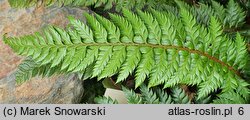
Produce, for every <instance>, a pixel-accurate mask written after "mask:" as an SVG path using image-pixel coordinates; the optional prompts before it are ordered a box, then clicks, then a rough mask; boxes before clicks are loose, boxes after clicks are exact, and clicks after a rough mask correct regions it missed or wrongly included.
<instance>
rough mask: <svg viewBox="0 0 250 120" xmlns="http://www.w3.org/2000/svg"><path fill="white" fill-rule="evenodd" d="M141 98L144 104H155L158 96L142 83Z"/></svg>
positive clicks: (157, 101)
mask: <svg viewBox="0 0 250 120" xmlns="http://www.w3.org/2000/svg"><path fill="white" fill-rule="evenodd" d="M140 90H141V95H142V100H143V102H144V103H146V104H157V103H159V98H158V97H157V95H156V94H155V93H154V92H153V91H152V90H151V89H149V88H147V86H146V85H142V86H141V87H140Z"/></svg>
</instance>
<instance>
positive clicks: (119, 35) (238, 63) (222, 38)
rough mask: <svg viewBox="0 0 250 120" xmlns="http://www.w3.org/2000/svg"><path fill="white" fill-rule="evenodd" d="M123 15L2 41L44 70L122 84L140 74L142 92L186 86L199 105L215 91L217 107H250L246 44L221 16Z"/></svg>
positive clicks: (184, 12) (184, 13) (90, 19)
mask: <svg viewBox="0 0 250 120" xmlns="http://www.w3.org/2000/svg"><path fill="white" fill-rule="evenodd" d="M122 13H123V16H119V15H116V14H110V20H108V19H106V18H104V17H101V16H99V15H97V14H96V15H94V16H93V15H90V14H86V13H85V14H84V15H85V17H86V19H87V23H83V22H81V21H79V20H76V19H74V18H72V17H70V18H69V21H70V25H71V26H70V27H69V28H68V29H66V30H63V29H61V28H58V27H48V28H47V29H45V30H44V32H42V33H36V34H34V35H28V36H24V37H20V38H13V37H9V38H6V37H5V38H4V42H5V43H6V44H8V45H9V46H10V47H11V48H12V49H13V50H14V51H15V52H17V53H18V54H20V55H25V56H31V57H32V59H33V60H34V61H35V62H36V63H37V64H38V65H39V66H47V67H49V68H51V69H56V70H57V71H63V72H81V73H84V74H85V78H89V77H91V78H93V77H97V78H98V79H99V80H101V79H103V78H105V77H110V76H113V75H118V78H117V81H116V82H117V83H118V82H122V81H124V80H126V78H127V77H128V76H129V75H134V76H135V87H136V88H137V87H139V86H140V85H142V84H143V83H148V87H153V86H158V85H163V86H164V88H169V87H174V86H176V85H178V84H186V85H188V86H198V92H197V96H198V97H197V99H202V98H205V97H207V96H208V95H210V94H211V93H215V92H216V93H217V96H218V97H217V99H215V100H214V102H215V103H220V101H228V103H247V102H248V100H249V93H250V90H249V84H248V83H247V82H246V81H244V79H243V78H241V77H240V70H241V69H243V68H244V66H245V65H246V62H247V60H248V53H247V49H246V44H245V42H244V40H243V38H242V37H241V36H240V35H239V34H237V36H236V38H235V39H231V38H229V37H228V36H227V35H225V34H223V30H222V26H221V24H220V23H219V22H218V19H217V18H216V17H213V16H211V19H210V23H209V27H204V26H203V25H202V24H199V23H198V22H197V21H196V19H195V17H194V16H193V15H192V14H191V12H190V11H189V10H187V9H183V8H181V9H180V10H179V14H178V15H177V16H176V15H175V14H174V13H172V12H159V11H156V10H153V9H151V10H150V12H143V11H140V10H138V11H137V12H136V13H133V12H131V11H129V10H127V9H123V11H122ZM218 91H219V92H218ZM231 95H233V96H235V97H232V96H231Z"/></svg>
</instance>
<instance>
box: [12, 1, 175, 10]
mask: <svg viewBox="0 0 250 120" xmlns="http://www.w3.org/2000/svg"><path fill="white" fill-rule="evenodd" d="M8 1H9V4H10V5H11V7H15V8H26V7H31V6H40V5H42V6H51V5H57V6H86V7H87V6H94V7H95V8H97V7H101V6H103V7H104V10H108V9H111V8H113V6H115V9H116V11H121V10H122V8H127V9H143V8H158V9H159V10H164V9H165V6H166V5H168V4H173V3H174V1H173V0H167V1H166V0H8Z"/></svg>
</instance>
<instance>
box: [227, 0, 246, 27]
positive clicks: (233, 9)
mask: <svg viewBox="0 0 250 120" xmlns="http://www.w3.org/2000/svg"><path fill="white" fill-rule="evenodd" d="M226 13H227V14H226V17H225V19H224V23H226V24H228V26H229V27H232V26H235V27H238V26H242V25H243V24H244V19H245V17H246V13H245V12H244V11H243V9H242V8H241V7H240V5H239V4H238V3H237V2H235V1H234V0H229V2H228V5H227V10H226Z"/></svg>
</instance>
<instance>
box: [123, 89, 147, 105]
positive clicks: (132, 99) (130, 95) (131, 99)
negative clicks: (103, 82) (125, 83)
mask: <svg viewBox="0 0 250 120" xmlns="http://www.w3.org/2000/svg"><path fill="white" fill-rule="evenodd" d="M122 91H123V92H124V94H125V96H126V98H127V102H128V104H142V103H143V101H142V97H141V96H139V95H138V94H136V93H135V92H134V91H133V90H129V89H128V88H126V87H122Z"/></svg>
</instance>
